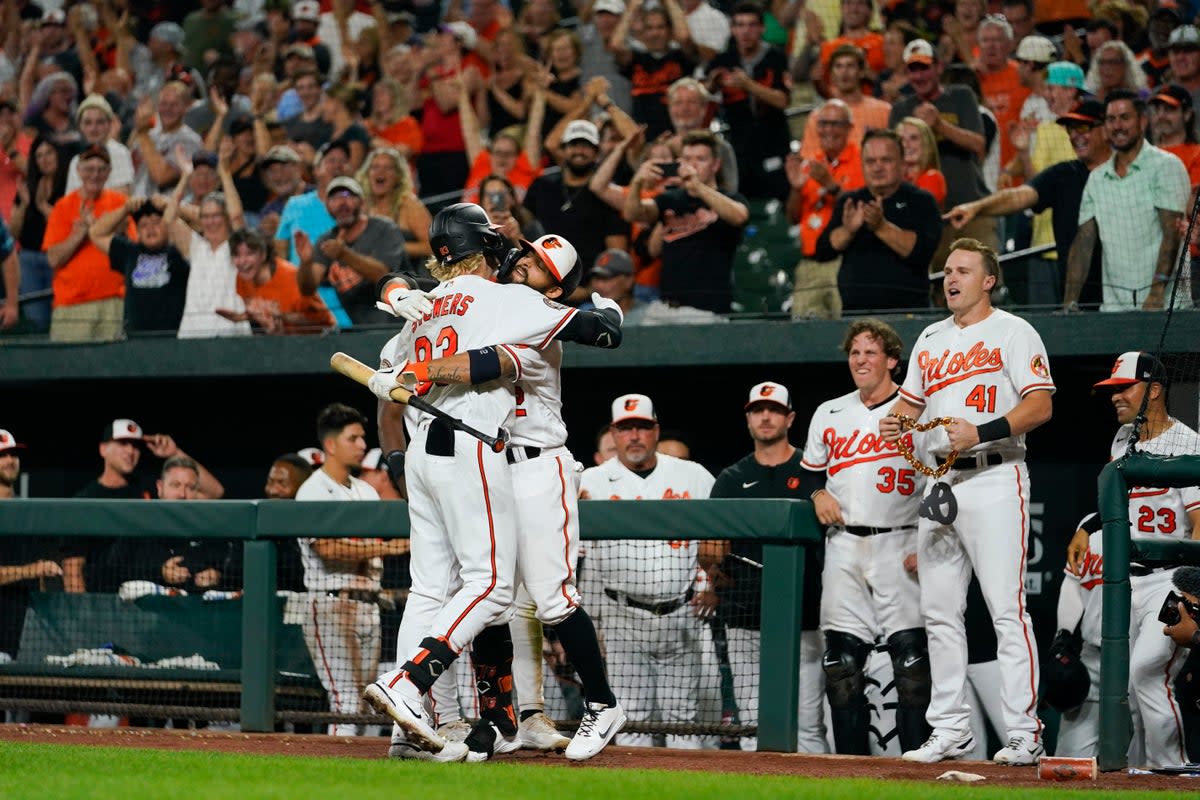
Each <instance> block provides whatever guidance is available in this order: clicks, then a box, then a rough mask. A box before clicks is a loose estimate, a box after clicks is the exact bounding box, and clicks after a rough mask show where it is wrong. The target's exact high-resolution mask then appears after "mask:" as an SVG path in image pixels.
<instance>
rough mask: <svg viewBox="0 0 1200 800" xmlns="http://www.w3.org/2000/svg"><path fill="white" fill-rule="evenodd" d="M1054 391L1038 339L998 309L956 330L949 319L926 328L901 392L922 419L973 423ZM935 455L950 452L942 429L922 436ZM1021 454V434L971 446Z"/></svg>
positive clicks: (1024, 324) (1020, 321)
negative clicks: (1032, 395)
mask: <svg viewBox="0 0 1200 800" xmlns="http://www.w3.org/2000/svg"><path fill="white" fill-rule="evenodd" d="M1039 390H1046V391H1050V392H1053V391H1054V379H1053V378H1051V377H1050V360H1049V359H1048V358H1046V347H1045V345H1043V344H1042V337H1041V336H1039V335H1038V332H1037V331H1035V330H1034V329H1033V326H1032V325H1030V324H1029V323H1028V322H1026V321H1025V320H1023V319H1021V318H1020V317H1016V316H1013V315H1012V314H1009V313H1008V312H1007V311H1002V310H1001V309H998V308H996V309H992V313H991V314H990V315H988V317H987V319H984V320H982V321H981V322H976V323H975V324H973V325H968V326H967V327H965V328H960V327H959V326H958V325H956V324H955V323H954V318H953V317H947V318H946V319H944V320H942V321H941V322H935V323H934V324H932V325H930V326H929V327H928V328H926V329H925V330H924V331H923V332H922V333H921V336H920V337H919V338H918V339H917V343H916V344H915V345H914V346H913V352H912V356H911V357H910V358H909V361H908V374H907V375H906V376H905V378H904V385H903V386H901V387H900V394H901V395H902V396H903V397H904V399H906V400H908V401H910V402H912V403H916V404H918V405H923V406H925V413H924V415H923V419H926V420H929V419H932V418H934V417H961V418H962V419H965V420H966V421H967V422H970V423H971V424H973V425H982V424H983V423H985V422H990V421H991V420H994V419H997V418H999V417H1002V416H1004V415H1005V414H1006V413H1007V412H1009V411H1011V410H1012V409H1013V408H1014V407H1015V406H1016V405H1017V404H1018V403H1019V402H1021V399H1022V398H1023V397H1025V395H1027V394H1029V393H1030V392H1035V391H1039ZM923 439H924V440H925V447H927V448H928V450H929V451H930V452H931V453H932V454H933V455H935V456H945V455H946V454H947V453H949V452H950V439H949V437H948V436H947V434H946V430H945V428H938V429H937V430H932V431H929V432H928V433H925V434H924V435H923ZM979 450H1005V451H1014V450H1015V451H1018V452H1019V453H1020V454H1021V455H1022V456H1023V455H1024V453H1025V435H1024V434H1021V435H1018V436H1011V437H1009V438H1007V439H1002V440H999V441H994V442H982V443H980V444H978V445H976V446H975V447H973V448H971V451H972V452H975V451H979Z"/></svg>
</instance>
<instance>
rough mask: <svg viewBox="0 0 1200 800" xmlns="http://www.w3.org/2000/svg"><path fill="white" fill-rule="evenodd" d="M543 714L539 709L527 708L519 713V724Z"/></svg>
mask: <svg viewBox="0 0 1200 800" xmlns="http://www.w3.org/2000/svg"><path fill="white" fill-rule="evenodd" d="M541 713H543V712H542V710H541V709H540V708H527V709H525V710H524V711H522V712H521V722H524V721H525V720H527V719H529V718H530V717H532V716H535V715H537V714H541Z"/></svg>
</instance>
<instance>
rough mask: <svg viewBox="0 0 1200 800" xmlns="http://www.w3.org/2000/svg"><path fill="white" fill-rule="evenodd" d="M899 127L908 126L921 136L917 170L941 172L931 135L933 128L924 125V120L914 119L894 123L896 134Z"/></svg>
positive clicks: (933, 138) (935, 142)
mask: <svg viewBox="0 0 1200 800" xmlns="http://www.w3.org/2000/svg"><path fill="white" fill-rule="evenodd" d="M901 125H908V126H909V127H912V128H915V129H916V131H917V133H919V134H920V135H921V164H920V166H919V169H920V170H921V172H924V171H925V170H929V169H936V170H937V171H938V172H941V171H942V158H941V156H939V155H938V147H937V137H936V136H935V135H934V133H933V128H930V127H929V126H928V125H927V124H925V120H922V119H917V118H916V117H905V118H904V119H902V120H900V121H899V122H897V123H896V129H897V133H899V128H900V126H901Z"/></svg>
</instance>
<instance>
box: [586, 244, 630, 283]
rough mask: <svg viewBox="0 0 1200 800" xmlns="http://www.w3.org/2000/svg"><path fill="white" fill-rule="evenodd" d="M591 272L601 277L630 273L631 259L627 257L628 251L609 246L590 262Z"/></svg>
mask: <svg viewBox="0 0 1200 800" xmlns="http://www.w3.org/2000/svg"><path fill="white" fill-rule="evenodd" d="M592 274H593V275H597V276H599V277H601V278H612V277H615V276H617V275H632V274H633V260H632V259H630V258H629V253H626V252H625V251H624V250H619V249H617V248H615V247H610V248H609V249H608V250H605V251H604V252H603V253H601V254H600V255H598V256H596V261H595V262H594V263H593V264H592Z"/></svg>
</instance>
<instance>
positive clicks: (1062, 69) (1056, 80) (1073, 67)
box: [1046, 61, 1083, 89]
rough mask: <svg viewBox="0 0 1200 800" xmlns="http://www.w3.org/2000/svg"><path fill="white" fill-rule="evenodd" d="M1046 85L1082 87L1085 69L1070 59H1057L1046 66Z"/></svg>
mask: <svg viewBox="0 0 1200 800" xmlns="http://www.w3.org/2000/svg"><path fill="white" fill-rule="evenodd" d="M1046 85H1047V86H1068V87H1070V88H1072V89H1082V88H1083V69H1082V68H1081V67H1080V66H1079V65H1078V64H1075V63H1073V62H1070V61H1055V62H1054V63H1053V64H1051V65H1050V66H1049V67H1047V68H1046Z"/></svg>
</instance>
